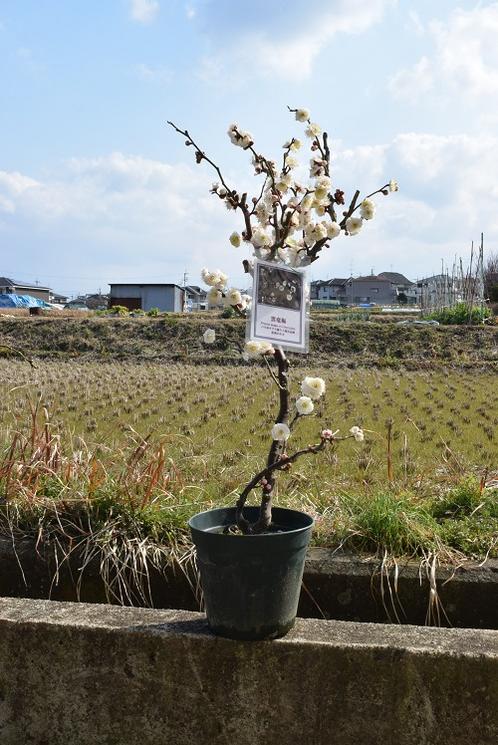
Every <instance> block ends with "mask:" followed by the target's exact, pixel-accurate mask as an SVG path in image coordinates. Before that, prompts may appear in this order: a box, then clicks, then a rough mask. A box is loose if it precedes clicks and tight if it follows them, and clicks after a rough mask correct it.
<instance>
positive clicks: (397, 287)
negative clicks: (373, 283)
mask: <svg viewBox="0 0 498 745" xmlns="http://www.w3.org/2000/svg"><path fill="white" fill-rule="evenodd" d="M377 276H378V277H381V278H382V279H388V280H389V282H390V283H391V288H392V289H393V291H394V293H395V296H396V299H395V300H394V302H395V303H404V304H406V305H416V303H417V292H416V285H415V284H414V283H413V282H412V281H411V280H409V279H408V278H407V277H405V275H404V274H400V273H399V272H379V274H378V275H377Z"/></svg>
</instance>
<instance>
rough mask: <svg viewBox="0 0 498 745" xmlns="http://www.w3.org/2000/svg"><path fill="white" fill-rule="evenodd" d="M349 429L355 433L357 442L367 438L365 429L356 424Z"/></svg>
mask: <svg viewBox="0 0 498 745" xmlns="http://www.w3.org/2000/svg"><path fill="white" fill-rule="evenodd" d="M349 431H350V432H351V434H352V435H353V437H354V439H355V440H356V442H363V440H364V439H365V435H364V433H363V430H362V429H361V427H356V426H355V427H351V429H350V430H349Z"/></svg>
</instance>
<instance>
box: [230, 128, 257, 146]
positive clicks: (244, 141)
mask: <svg viewBox="0 0 498 745" xmlns="http://www.w3.org/2000/svg"><path fill="white" fill-rule="evenodd" d="M227 134H228V136H229V137H230V141H231V143H232V145H237V146H238V147H242V148H244V150H245V149H246V148H248V147H250V146H251V145H252V144H253V142H254V138H253V136H252V134H250V133H249V132H244V131H243V130H242V129H240V127H239V125H238V124H230V126H229V127H228V132H227Z"/></svg>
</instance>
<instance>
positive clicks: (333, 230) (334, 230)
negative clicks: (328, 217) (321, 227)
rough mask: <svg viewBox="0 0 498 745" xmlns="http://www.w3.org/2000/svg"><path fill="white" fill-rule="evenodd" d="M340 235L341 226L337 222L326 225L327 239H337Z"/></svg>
mask: <svg viewBox="0 0 498 745" xmlns="http://www.w3.org/2000/svg"><path fill="white" fill-rule="evenodd" d="M340 233H341V226H340V225H339V223H337V222H334V221H332V222H329V223H327V238H337V236H338V235H340Z"/></svg>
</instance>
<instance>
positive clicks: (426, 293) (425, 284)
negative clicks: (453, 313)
mask: <svg viewBox="0 0 498 745" xmlns="http://www.w3.org/2000/svg"><path fill="white" fill-rule="evenodd" d="M416 292H417V304H418V305H420V306H421V307H422V308H442V307H447V306H449V307H451V306H452V305H455V303H459V302H461V301H462V300H463V283H462V281H461V280H460V279H459V278H457V277H452V276H450V275H449V274H433V275H432V276H431V277H424V278H423V279H419V280H418V281H417V283H416Z"/></svg>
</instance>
